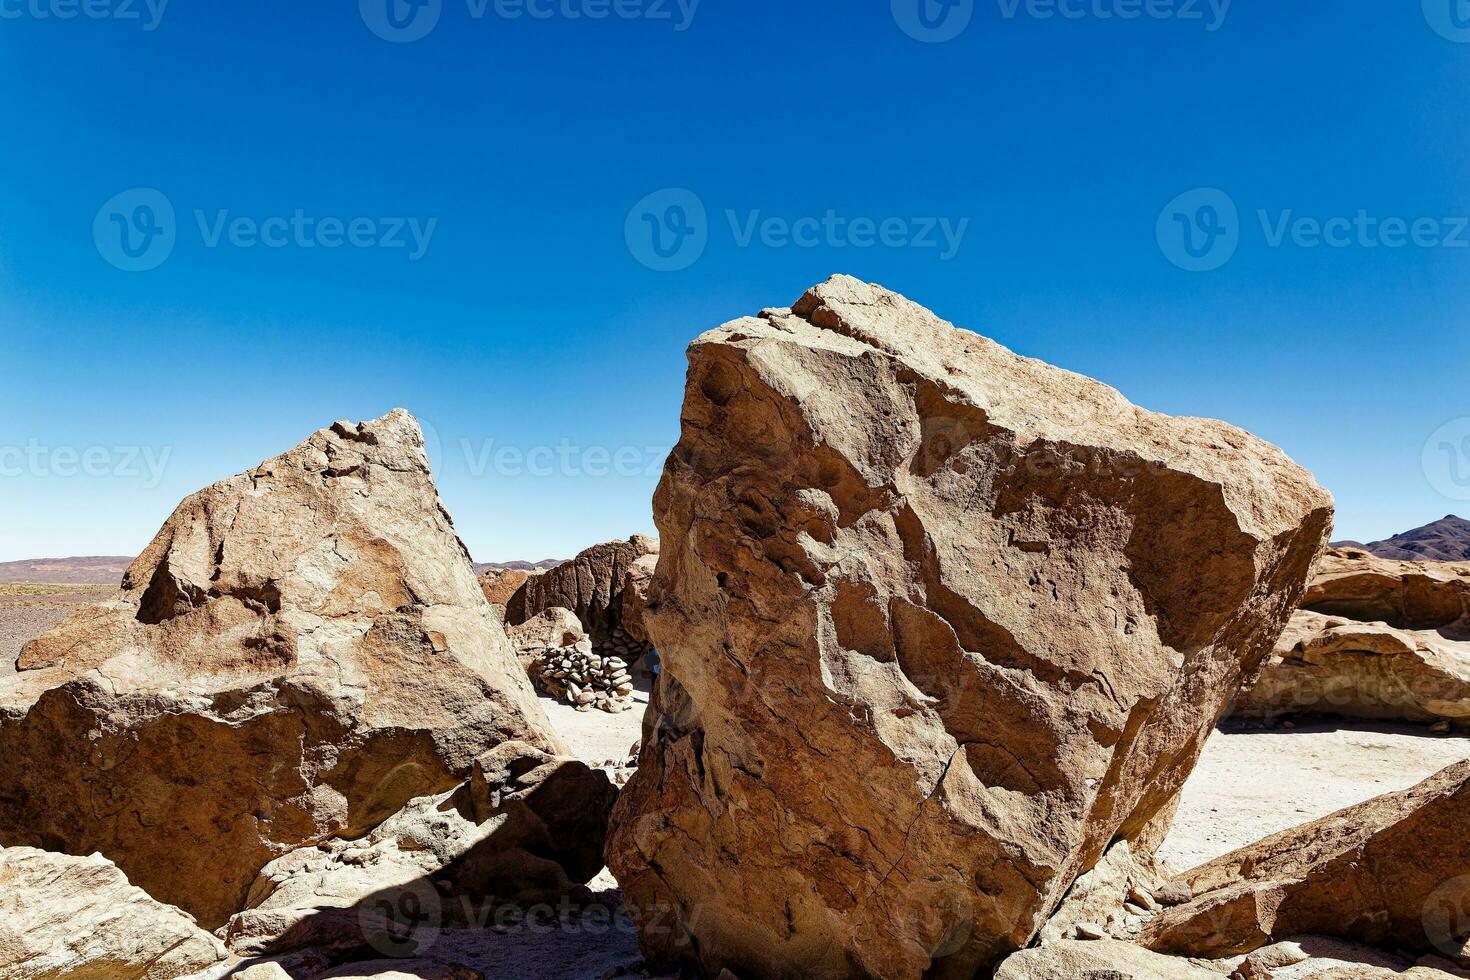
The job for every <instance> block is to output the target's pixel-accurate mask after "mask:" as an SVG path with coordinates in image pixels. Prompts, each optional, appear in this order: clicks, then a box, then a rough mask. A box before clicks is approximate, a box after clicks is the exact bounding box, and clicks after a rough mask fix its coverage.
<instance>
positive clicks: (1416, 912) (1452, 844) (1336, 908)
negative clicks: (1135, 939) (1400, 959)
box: [1139, 762, 1470, 956]
mask: <svg viewBox="0 0 1470 980" xmlns="http://www.w3.org/2000/svg"><path fill="white" fill-rule="evenodd" d="M1467 827H1470V762H1461V763H1457V764H1455V765H1453V766H1450V767H1449V768H1448V769H1445V770H1444V771H1442V772H1439V773H1437V774H1435V775H1434V776H1431V777H1430V778H1429V779H1426V780H1425V781H1424V782H1422V783H1420V784H1418V785H1417V786H1413V787H1411V788H1409V789H1406V790H1404V791H1402V792H1399V793H1390V794H1388V795H1386V796H1380V797H1377V798H1375V799H1372V800H1368V801H1367V802H1365V803H1360V804H1358V805H1357V806H1352V807H1348V808H1347V809H1345V810H1339V811H1338V812H1337V813H1333V814H1330V815H1328V816H1326V817H1323V818H1322V819H1320V820H1314V821H1312V822H1311V823H1308V824H1303V825H1302V826H1300V827H1293V828H1292V829H1291V830H1286V831H1282V832H1281V833H1279V834H1273V835H1272V836H1270V837H1267V838H1265V839H1264V840H1260V841H1257V842H1256V843H1254V844H1251V845H1249V846H1247V847H1243V848H1241V849H1240V850H1238V851H1233V852H1231V853H1230V854H1227V855H1225V856H1224V857H1220V858H1217V859H1215V860H1214V861H1210V862H1208V863H1207V864H1203V865H1201V866H1200V867H1198V868H1195V869H1194V870H1193V871H1190V872H1188V873H1187V874H1185V875H1184V878H1185V880H1187V881H1188V882H1189V884H1190V886H1191V888H1192V889H1193V892H1194V898H1193V900H1192V901H1190V902H1189V903H1187V904H1184V905H1180V906H1178V907H1176V908H1171V909H1166V910H1164V911H1163V912H1162V913H1160V914H1159V915H1158V916H1156V917H1155V918H1153V919H1151V920H1150V921H1149V922H1148V923H1147V924H1146V925H1145V926H1144V929H1143V933H1142V935H1141V936H1140V938H1139V942H1140V943H1142V944H1143V945H1146V946H1148V947H1149V948H1151V949H1155V950H1158V951H1161V952H1168V953H1176V954H1185V955H1190V956H1229V955H1232V954H1236V953H1246V952H1250V951H1251V950H1254V949H1258V948H1260V947H1262V946H1266V945H1268V944H1270V943H1272V942H1275V941H1277V940H1280V939H1285V938H1287V937H1289V936H1295V935H1302V934H1316V935H1322V936H1341V937H1344V938H1347V939H1351V940H1353V941H1354V942H1360V943H1368V944H1371V945H1374V946H1382V947H1385V948H1392V949H1404V950H1413V951H1416V952H1423V953H1440V954H1445V955H1452V956H1459V955H1461V954H1462V953H1463V952H1467V951H1470V916H1467V915H1466V910H1467V909H1470V834H1467V833H1466V828H1467Z"/></svg>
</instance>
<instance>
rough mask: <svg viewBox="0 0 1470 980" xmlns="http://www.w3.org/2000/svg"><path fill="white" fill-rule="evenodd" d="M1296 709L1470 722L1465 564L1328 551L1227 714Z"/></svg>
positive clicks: (1469, 569)
mask: <svg viewBox="0 0 1470 980" xmlns="http://www.w3.org/2000/svg"><path fill="white" fill-rule="evenodd" d="M1295 712H1309V713H1319V714H1333V715H1341V716H1345V717H1350V718H1372V719H1390V720H1405V721H1430V722H1436V721H1440V720H1445V719H1449V720H1453V721H1455V722H1458V723H1460V724H1466V725H1470V563H1464V562H1461V563H1450V562H1411V561H1397V560H1389V559H1383V558H1375V557H1373V556H1372V555H1370V554H1368V553H1367V552H1366V551H1361V550H1357V549H1351V548H1333V549H1331V550H1329V551H1328V553H1327V555H1326V556H1325V557H1324V558H1323V560H1322V563H1321V565H1320V566H1319V567H1318V569H1317V573H1316V575H1315V577H1314V578H1313V580H1312V583H1311V585H1310V586H1309V588H1308V589H1307V594H1306V597H1305V598H1304V599H1303V600H1302V609H1301V610H1300V611H1298V612H1297V613H1295V614H1294V615H1293V616H1292V619H1291V624H1290V626H1289V627H1288V628H1287V630H1286V632H1285V633H1284V634H1283V635H1282V638H1281V641H1280V642H1279V643H1278V644H1277V646H1276V650H1275V652H1274V653H1273V654H1272V656H1271V657H1270V658H1269V659H1268V660H1267V661H1266V663H1265V664H1264V665H1263V667H1262V670H1261V673H1260V675H1259V676H1258V677H1256V678H1255V680H1254V681H1253V682H1252V683H1251V684H1250V685H1249V686H1248V687H1247V688H1246V690H1245V691H1243V692H1242V693H1241V696H1240V698H1239V699H1238V700H1237V702H1236V705H1235V708H1234V709H1233V712H1232V713H1233V714H1234V715H1236V716H1237V717H1246V718H1252V717H1255V718H1259V717H1274V716H1276V715H1281V714H1289V713H1295Z"/></svg>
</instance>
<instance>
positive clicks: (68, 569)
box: [0, 555, 133, 585]
mask: <svg viewBox="0 0 1470 980" xmlns="http://www.w3.org/2000/svg"><path fill="white" fill-rule="evenodd" d="M132 563H133V559H131V558H126V557H119V556H116V555H107V556H102V557H86V558H32V559H30V560H29V561H7V562H0V584H5V585H13V584H16V583H20V582H44V583H48V584H53V585H117V584H119V583H120V582H121V581H122V577H123V572H125V571H127V569H128V566H129V565H131V564H132Z"/></svg>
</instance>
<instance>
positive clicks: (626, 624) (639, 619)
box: [623, 553, 658, 646]
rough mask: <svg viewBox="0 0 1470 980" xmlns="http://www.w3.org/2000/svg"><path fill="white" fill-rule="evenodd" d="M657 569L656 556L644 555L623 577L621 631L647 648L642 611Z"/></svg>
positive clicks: (646, 634) (646, 632)
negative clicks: (624, 631) (625, 631)
mask: <svg viewBox="0 0 1470 980" xmlns="http://www.w3.org/2000/svg"><path fill="white" fill-rule="evenodd" d="M657 567H658V555H657V554H656V553H655V554H651V555H644V556H643V557H641V558H639V559H638V560H637V561H635V562H633V564H631V565H629V566H628V573H627V575H625V576H624V577H623V629H625V630H627V632H628V636H629V637H631V638H632V639H633V641H634V642H635V643H637V644H639V645H640V646H647V645H648V643H649V639H648V627H646V626H645V625H644V624H643V609H644V607H645V606H647V605H648V587H649V585H651V584H652V583H653V571H654V569H655V568H657Z"/></svg>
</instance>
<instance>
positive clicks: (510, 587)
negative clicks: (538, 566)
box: [480, 568, 531, 617]
mask: <svg viewBox="0 0 1470 980" xmlns="http://www.w3.org/2000/svg"><path fill="white" fill-rule="evenodd" d="M530 577H531V573H529V572H524V571H521V570H520V569H517V568H507V569H505V570H504V571H499V572H486V573H485V574H484V575H481V576H480V588H481V589H482V590H483V591H484V593H485V600H486V601H487V602H489V603H490V605H492V606H498V607H499V608H500V615H501V616H502V617H504V616H505V610H506V607H507V606H509V605H510V601H511V599H512V598H514V596H515V594H516V593H517V592H519V591H520V590H521V588H522V587H523V586H524V585H525V584H526V580H527V579H528V578H530Z"/></svg>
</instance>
